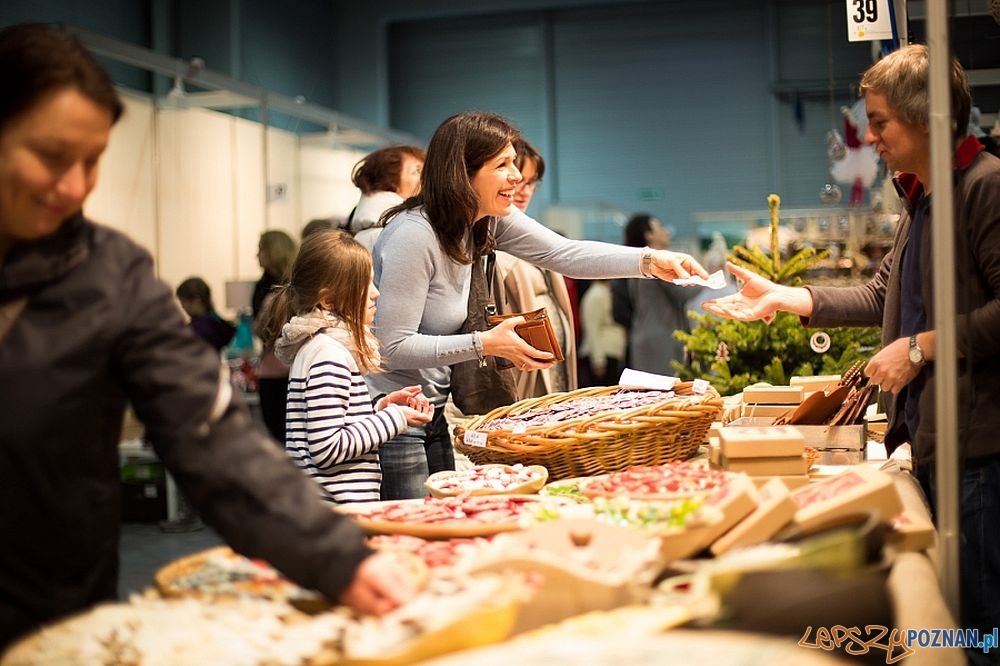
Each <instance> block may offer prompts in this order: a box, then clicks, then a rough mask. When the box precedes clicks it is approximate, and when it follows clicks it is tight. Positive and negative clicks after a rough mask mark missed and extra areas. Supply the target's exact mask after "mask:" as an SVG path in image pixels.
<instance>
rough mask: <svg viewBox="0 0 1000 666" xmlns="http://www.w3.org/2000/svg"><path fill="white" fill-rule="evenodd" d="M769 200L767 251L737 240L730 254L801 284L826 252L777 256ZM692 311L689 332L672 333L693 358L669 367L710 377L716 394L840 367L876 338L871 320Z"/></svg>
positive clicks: (774, 213)
mask: <svg viewBox="0 0 1000 666" xmlns="http://www.w3.org/2000/svg"><path fill="white" fill-rule="evenodd" d="M767 203H768V208H769V209H770V217H771V220H770V225H771V226H770V231H771V248H770V249H771V252H770V254H768V253H766V252H765V251H763V250H762V249H760V248H758V247H752V248H747V247H744V246H740V245H737V246H735V247H734V248H733V250H732V252H731V253H730V254H729V255H728V256H727V259H728V260H729V261H731V262H732V263H734V264H737V265H739V266H742V267H744V268H747V269H749V270H752V271H753V272H755V273H757V274H759V275H762V276H764V277H766V278H767V279H769V280H771V281H772V282H776V283H778V284H787V285H793V286H797V285H801V284H802V274H803V273H805V272H806V271H808V270H809V269H810V268H812V267H813V266H815V265H816V264H817V263H818V262H820V261H822V260H823V259H825V258H826V257H827V256H828V254H829V252H828V251H827V250H818V251H817V250H816V249H815V248H813V247H804V248H802V249H800V250H799V251H798V252H796V253H795V254H794V255H792V256H791V257H789V258H788V259H787V260H785V261H782V257H781V251H780V247H779V243H778V222H779V214H778V211H779V208H780V205H781V199H780V198H779V197H778V195H776V194H771V195H769V196H768V197H767ZM689 314H690V316H691V318H692V320H693V321H694V322H696V324H695V326H694V328H693V329H692V331H691V332H690V333H685V332H683V331H676V332H675V333H674V336H675V337H676V338H677V339H678V340H680V341H681V342H683V343H684V344H685V346H686V347H687V352H688V357H689V359H690V363H689V364H688V365H685V364H682V363H678V362H676V361H674V362H673V367H674V369H675V370H676V371H677V376H678V377H680V378H681V379H684V380H690V379H697V378H703V379H707V380H708V381H710V382H711V383H712V386H714V387H715V388H716V389H717V390H718V391H719V393H720V394H721V395H733V394H735V393H739V392H740V391H742V390H743V389H744V388H746V387H747V386H749V385H751V384H755V383H757V382H767V383H768V384H773V385H776V386H777V385H786V384H788V380H789V379H790V378H791V377H792V376H795V375H828V374H840V373H841V372H843V371H844V370H846V369H847V368H848V367H849V366H850V365H851V364H852V363H854V362H855V361H857V360H861V359H867V358H868V357H869V356H870V355H871V352H872V350H874V349H875V348H876V347H877V346H878V344H879V341H880V334H879V329H878V328H875V327H866V328H847V327H844V328H833V329H830V330H822V331H820V330H817V329H806V328H805V327H804V326H802V323H801V322H800V321H799V317H798V315H794V314H790V313H788V312H779V313H778V314H777V315H776V316H775V317H774V319H773V320H772V321H771V322H770V323H767V322H764V321H750V322H747V321H737V320H733V319H722V318H720V317H718V316H716V315H713V314H697V313H694V312H691V313H689Z"/></svg>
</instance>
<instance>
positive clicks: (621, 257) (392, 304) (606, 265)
mask: <svg viewBox="0 0 1000 666" xmlns="http://www.w3.org/2000/svg"><path fill="white" fill-rule="evenodd" d="M496 236H497V247H498V249H500V250H503V251H505V252H508V253H510V254H512V255H514V256H516V257H520V258H521V259H524V260H526V261H529V262H531V263H533V264H536V265H538V266H541V267H543V268H548V269H550V270H553V271H556V272H558V273H562V274H563V275H568V276H570V277H576V278H586V279H594V278H615V277H640V272H639V260H640V256H641V254H642V250H641V249H640V248H633V247H624V246H621V245H613V244H610V243H599V242H596V241H576V240H570V239H568V238H564V237H563V236H560V235H559V234H557V233H555V232H554V231H552V230H550V229H548V228H546V227H545V226H543V225H541V224H539V223H538V222H536V221H535V220H533V219H532V218H530V217H528V216H527V215H525V214H524V213H522V212H521V211H519V210H517V209H516V208H514V207H513V206H512V207H511V212H510V213H508V214H507V215H506V216H505V217H502V218H500V219H498V220H497V226H496ZM372 254H373V256H374V259H375V285H376V286H377V287H378V289H379V292H380V296H379V300H378V311H377V313H376V315H375V326H374V330H375V335H376V336H377V337H378V339H379V340H380V341H381V343H382V349H381V351H382V361H383V365H385V366H386V367H387V368H388V371H387V372H385V373H381V374H376V375H370V376H369V377H368V382H369V386H370V387H371V389H372V392H373V393H375V394H378V393H389V392H391V391H394V390H396V389H399V388H402V387H404V386H411V385H420V386H421V387H422V388H423V391H424V394H425V395H427V397H428V398H430V400H431V402H432V403H433V404H434V405H435V406H437V407H440V406H442V405H444V403H445V401H446V400H447V398H448V391H449V387H450V383H451V368H450V366H451V365H452V364H454V363H457V362H460V361H468V360H471V359H474V358H476V351H475V349H474V348H473V346H472V336H471V335H470V334H467V333H466V334H456V331H458V330H459V329H460V328H461V326H462V323H463V322H464V321H465V317H466V314H467V309H468V300H469V282H470V280H471V277H472V267H471V266H464V265H461V264H457V263H455V262H454V261H452V260H451V259H450V258H448V256H447V255H446V254H445V253H444V252H443V251H442V249H441V246H440V244H439V243H438V241H437V237H436V236H435V235H434V230H433V228H432V227H431V225H430V222H428V221H427V219H426V217H425V216H424V212H423V209H411V210H409V211H406V212H403V213H400V214H399V215H397V216H396V217H394V218H393V219H392V220H390V221H389V223H388V224H387V225H386V228H385V230H384V231H383V232H382V235H381V236H380V237H379V239H378V242H377V243H376V244H375V248H374V250H373V252H372Z"/></svg>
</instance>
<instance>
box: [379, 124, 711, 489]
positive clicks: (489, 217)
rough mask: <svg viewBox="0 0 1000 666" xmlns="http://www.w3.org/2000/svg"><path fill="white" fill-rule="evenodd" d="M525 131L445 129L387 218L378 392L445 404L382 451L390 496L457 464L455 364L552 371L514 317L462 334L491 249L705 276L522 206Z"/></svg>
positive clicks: (691, 264) (605, 273)
mask: <svg viewBox="0 0 1000 666" xmlns="http://www.w3.org/2000/svg"><path fill="white" fill-rule="evenodd" d="M520 138H521V135H520V133H519V132H518V131H517V129H516V128H515V127H514V126H513V125H512V124H511V123H510V122H509V121H507V120H506V119H505V118H503V117H501V116H499V115H496V114H493V113H480V112H472V113H462V114H459V115H456V116H452V117H451V118H448V119H447V120H445V121H444V122H443V123H442V124H441V125H440V126H439V127H438V128H437V130H436V131H435V132H434V136H433V137H432V138H431V141H430V144H429V145H428V148H427V161H426V162H425V163H424V171H423V174H422V177H421V188H420V192H419V193H418V194H417V195H416V196H414V197H411V198H410V199H407V200H406V201H405V202H404V203H402V204H400V205H399V206H397V207H395V208H394V209H392V210H390V211H388V212H387V213H386V215H387V219H388V222H387V224H386V228H385V230H384V231H383V232H382V235H381V236H380V237H379V240H378V242H377V243H376V244H375V248H374V251H373V255H374V259H375V282H376V285H377V286H378V289H379V292H380V293H381V296H380V298H381V306H380V308H379V310H378V313H377V314H376V316H375V332H376V334H377V335H378V337H379V339H380V341H381V342H382V359H383V361H384V363H385V364H386V366H387V372H385V373H383V374H380V375H376V376H374V377H372V378H371V379H370V384H371V385H372V387H373V388H374V389H375V392H376V393H389V392H391V391H393V390H397V389H400V388H403V387H405V386H411V385H420V386H421V387H422V388H423V391H424V394H425V395H427V397H428V398H430V400H431V402H432V403H433V404H434V406H435V408H436V409H435V416H434V419H433V420H432V421H431V423H430V424H428V425H427V426H423V427H418V428H410V429H409V431H408V432H407V433H406V434H405V435H401V436H400V437H397V438H396V439H395V440H393V442H392V443H390V444H389V445H387V446H385V447H384V448H383V449H382V473H383V476H382V491H383V492H382V496H383V498H385V499H395V498H404V497H419V496H421V495H423V494H424V487H423V483H424V481H425V480H426V478H427V475H428V473H432V472H436V471H439V470H443V469H450V468H453V467H454V452H453V450H452V446H451V441H450V439H449V437H448V427H447V423H446V422H445V418H444V405H445V402H446V401H447V398H448V394H449V392H450V389H451V368H450V366H451V365H453V364H455V363H458V362H462V361H470V360H475V359H482V358H484V357H485V356H487V355H490V356H501V357H504V358H506V359H508V360H510V361H511V362H512V363H513V364H514V365H515V366H516V367H517V368H520V369H521V370H537V369H541V368H549V367H551V366H552V364H553V356H552V354H550V353H548V352H544V351H540V350H538V349H535V348H534V347H532V346H531V345H529V344H528V343H527V342H525V341H524V340H522V339H521V337H520V336H518V335H517V333H516V332H515V331H514V327H515V326H516V325H517V324H520V323H523V321H524V320H523V318H521V317H512V318H510V319H507V320H506V321H505V322H504V323H502V324H499V325H497V326H496V327H494V328H492V329H490V330H488V331H481V332H480V331H476V332H474V333H471V334H469V333H461V334H460V333H458V331H459V329H460V328H461V327H462V324H463V322H464V321H465V319H466V315H467V314H468V313H467V306H468V297H469V285H470V282H471V278H472V263H473V261H474V260H475V259H474V258H475V257H479V256H483V254H484V253H486V252H489V251H490V250H492V249H500V250H503V251H505V252H509V253H510V254H512V255H514V256H516V257H519V258H521V259H524V260H526V261H529V262H531V263H533V264H536V265H538V266H541V267H543V268H547V269H550V270H554V271H557V272H559V273H563V274H567V275H570V276H573V277H583V278H609V277H640V276H646V277H658V278H660V279H664V280H670V279H673V278H676V277H686V276H688V275H689V274H691V273H697V274H699V275H701V276H703V277H704V276H706V275H707V274H706V273H705V270H704V269H703V268H702V267H701V266H700V265H699V264H698V263H697V262H696V261H695V260H694V259H692V258H691V257H690V256H689V255H686V254H680V253H676V252H670V251H666V250H662V251H654V250H652V249H650V248H627V247H622V246H620V245H612V244H609V243H598V242H594V241H576V240H570V239H568V238H564V237H563V236H560V235H559V234H557V233H555V232H554V231H551V230H550V229H547V228H546V227H544V226H542V225H541V224H539V223H538V222H536V221H535V220H533V219H531V218H530V217H528V216H527V215H525V214H524V213H522V212H521V211H520V210H518V209H517V208H515V207H514V206H513V200H514V196H515V190H516V186H517V184H518V183H519V182H520V181H521V179H522V176H521V172H520V170H519V169H518V168H517V166H516V164H515V161H516V159H517V153H516V151H515V149H514V145H515V144H516V143H517V142H518V141H519V140H520Z"/></svg>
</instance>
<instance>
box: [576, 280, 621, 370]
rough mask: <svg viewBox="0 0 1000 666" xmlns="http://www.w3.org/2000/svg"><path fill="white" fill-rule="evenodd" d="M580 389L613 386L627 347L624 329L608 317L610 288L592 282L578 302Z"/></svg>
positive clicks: (603, 284) (600, 281)
mask: <svg viewBox="0 0 1000 666" xmlns="http://www.w3.org/2000/svg"><path fill="white" fill-rule="evenodd" d="M580 317H581V318H582V320H583V342H582V343H581V344H580V360H581V364H580V365H581V368H582V373H581V376H580V384H581V385H582V386H614V385H615V384H617V383H618V379H619V377H620V376H621V371H622V366H623V364H624V359H625V347H626V344H627V341H626V333H625V327H624V326H622V325H621V324H619V323H618V322H616V321H615V319H614V317H613V316H612V314H611V286H610V285H609V283H608V281H607V280H593V281H591V283H590V287H588V288H587V291H585V292H584V294H583V299H582V300H581V301H580Z"/></svg>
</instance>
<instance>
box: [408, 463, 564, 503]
mask: <svg viewBox="0 0 1000 666" xmlns="http://www.w3.org/2000/svg"><path fill="white" fill-rule="evenodd" d="M508 467H511V466H510V465H500V464H486V465H476V468H475V469H476V470H479V471H481V472H483V473H489V472H490V471H491V470H501V469H503V468H508ZM524 469H525V470H527V471H528V472H529V473H530V475H531V479H530V480H529V481H525V482H524V483H521V484H519V485H516V486H510V487H508V488H503V489H497V488H470V489H443V488H441V487H440V482H441V481H446V480H447V481H452V482H454V483H456V484H461V482H462V480H463V479H464V478H470V477H472V475H473V472H472V470H446V471H443V472H435V473H434V474H431V475H430V476H429V477H427V481H425V482H424V487H425V488H427V491H428V492H429V493H430V494H431V497H457V496H459V495H463V494H468V495H531V494H533V493H537V492H538V491H539V490H541V488H542V486H544V485H545V482H546V481H548V480H549V470H547V469H546V468H545V467H543V466H541V465H527V466H525V468H524Z"/></svg>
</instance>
